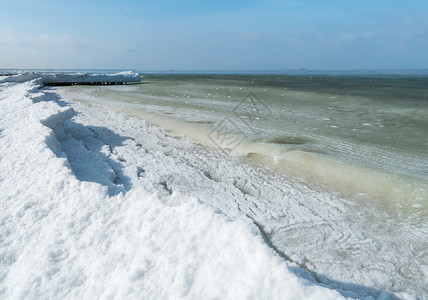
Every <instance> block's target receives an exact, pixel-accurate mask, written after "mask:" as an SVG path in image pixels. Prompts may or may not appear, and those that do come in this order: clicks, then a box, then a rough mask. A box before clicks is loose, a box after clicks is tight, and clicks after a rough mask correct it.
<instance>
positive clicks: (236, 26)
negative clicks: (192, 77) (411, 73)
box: [0, 0, 428, 71]
mask: <svg viewBox="0 0 428 300" xmlns="http://www.w3.org/2000/svg"><path fill="white" fill-rule="evenodd" d="M0 68H24V69H29V68H41V69H46V68H51V69H134V70H140V71H165V70H171V69H174V70H177V71H178V70H183V71H184V70H195V71H198V70H200V71H203V70H286V69H298V68H306V69H324V70H325V69H424V68H425V69H427V68H428V1H426V0H406V1H398V0H370V1H367V0H353V1H346V0H341V1H339V0H324V1H319V0H300V1H297V0H283V1H281V0H265V1H257V0H247V1H244V0H235V1H232V0H229V1H225V0H218V1H204V0H199V1H198V0H182V1H179V0H176V1H167V0H157V1H156V0H143V1H133V0H125V1H109V0H104V1H101V0H93V1H87V0H86V1H81V0H74V1H69V0H64V1H53V0H37V1H36V0H22V1H17V0H0Z"/></svg>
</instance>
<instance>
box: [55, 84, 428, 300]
mask: <svg viewBox="0 0 428 300" xmlns="http://www.w3.org/2000/svg"><path fill="white" fill-rule="evenodd" d="M426 86H428V78H427V77H423V76H410V75H406V76H395V77H391V76H390V77H379V76H374V77H370V76H282V75H257V76H254V75H245V76H244V75H198V76H196V75H168V76H166V75H163V76H156V75H148V76H144V77H143V83H142V84H138V85H129V86H115V87H110V86H109V87H106V86H102V87H71V88H63V89H62V91H63V92H65V93H66V94H67V95H68V96H71V99H72V100H74V101H83V102H85V103H91V104H94V105H99V106H101V107H104V108H107V109H110V110H114V111H117V112H122V113H126V114H129V115H132V116H135V117H138V118H140V119H143V120H147V121H149V122H150V123H152V124H155V125H159V126H162V127H163V128H165V129H166V130H167V131H170V132H171V133H172V134H173V135H175V136H177V137H179V136H184V137H187V138H190V139H191V140H193V141H194V142H196V143H200V144H202V145H205V146H208V147H211V148H214V149H216V150H215V151H219V153H223V154H225V155H228V156H229V157H232V158H234V159H237V160H238V161H240V162H241V163H242V164H254V165H261V166H267V167H268V168H272V170H274V171H275V172H280V173H282V174H284V175H285V176H286V177H288V178H293V179H296V180H299V181H300V182H301V183H302V184H304V185H307V186H309V187H311V189H313V191H317V190H319V195H316V194H308V195H306V196H305V195H303V196H304V198H305V199H302V201H309V202H310V201H311V200H310V199H312V197H313V198H314V199H318V198H319V199H318V200H319V201H318V200H317V201H318V205H322V202H324V201H327V202H328V203H330V204H331V203H335V201H336V200H334V199H336V197H337V196H340V197H342V198H344V199H347V201H348V200H349V201H351V203H352V202H353V203H355V206H354V204H352V205H351V204H349V203H348V204H346V210H344V211H343V214H344V215H343V220H341V222H343V223H340V225H338V226H339V227H340V228H342V229H343V231H342V232H337V231H336V230H337V228H336V229H334V230H333V229H332V228H331V227H330V226H331V225H329V224H327V223H328V222H326V221H325V222H324V221H323V222H321V223H320V224H318V226H313V225H314V224H311V225H309V223H308V226H306V227H305V226H296V225H288V226H283V227H281V226H279V229H278V230H273V231H272V232H270V235H269V237H270V238H271V241H272V242H273V243H274V244H275V245H276V246H277V247H278V248H280V249H281V250H282V251H284V253H285V254H287V255H288V254H290V253H291V254H290V255H291V256H293V254H292V253H295V255H297V256H299V255H298V254H296V253H299V251H300V250H301V251H302V252H300V254H301V253H305V254H306V257H307V259H308V260H309V261H308V263H307V266H308V268H309V269H311V268H312V269H314V270H317V271H320V272H326V273H328V272H329V270H328V268H329V267H328V266H327V265H328V264H330V265H337V267H341V268H342V267H343V268H345V269H346V272H348V273H350V274H351V273H352V272H356V270H355V269H353V267H355V265H353V264H352V263H350V262H348V260H350V259H351V260H355V261H356V262H360V263H361V264H367V265H371V266H372V267H371V270H369V271H367V270H364V271H362V270H359V271H361V274H359V273H358V274H357V275H355V276H354V275H353V276H354V277H356V278H358V277H364V276H365V275H363V274H364V273H366V272H368V273H370V272H372V273H373V272H374V273H373V274H375V275H373V274H372V275H370V276H375V277H376V276H379V277H382V276H384V277H385V278H384V281H385V282H386V283H385V286H384V287H387V288H389V289H390V290H394V286H395V287H398V286H400V288H401V287H403V286H406V285H407V284H410V285H411V282H414V284H415V286H417V287H416V288H415V289H414V291H415V292H416V294H418V295H421V294H420V293H424V292H423V291H424V288H423V286H424V285H425V283H426V282H425V281H426V280H424V278H423V277H424V275H423V274H426V271H427V270H426V266H427V263H428V253H427V252H426V250H423V249H426V245H427V239H426V232H427V218H428V194H427V191H428V189H427V186H428V184H427V182H428V151H427V147H428V139H427V136H426V128H428V118H427V116H428V98H427V94H428V92H427V91H428V90H427V88H426ZM230 171H231V172H232V170H230ZM265 180H270V183H271V184H272V185H273V186H277V187H281V185H283V184H284V185H288V184H289V183H288V182H284V181H282V180H283V179H282V178H279V177H277V178H275V177H274V178H272V177H269V178H268V177H266V178H265ZM255 189H259V190H260V191H259V195H260V197H259V198H260V199H259V200H260V202H263V201H266V202H267V201H268V200H269V199H268V198H266V197H268V195H266V194H263V193H264V192H263V187H261V186H260V187H257V186H255ZM326 193H327V194H328V193H330V194H331V195H332V196H331V199H330V198H329V196H326ZM275 197H276V198H278V199H277V200H278V201H280V199H281V195H279V194H278V195H275ZM264 198H266V199H264ZM276 198H275V199H276ZM326 199H329V200H326ZM275 201H276V200H275ZM340 205H343V203H341V204H340ZM340 205H339V204H334V205H333V206H334V207H340ZM268 206H269V205H268ZM315 210H320V211H321V210H323V208H322V207H320V206H318V207H315ZM339 210H340V209H339ZM345 211H346V213H345ZM271 213H272V214H275V213H276V212H273V211H272V212H271ZM338 216H339V215H337V216H336V217H338ZM285 217H286V216H284V218H285ZM324 217H328V216H324ZM274 219H275V222H281V221H280V220H281V216H277V217H275V218H274ZM338 222H339V221H338ZM347 222H348V223H347ZM385 224H387V225H385ZM293 226H294V227H295V228H294V227H293ZM384 226H387V227H385V228H382V227H384ZM346 227H349V228H354V229H355V228H359V229H361V230H362V232H363V234H362V236H358V238H357V237H355V236H353V235H352V233H351V232H350V231H348V230H347V229H346V230H345V228H346ZM329 228H330V229H329ZM317 230H318V231H319V232H318V233H317V232H315V231H317ZM332 230H333V231H332ZM267 232H269V230H268V231H267ZM330 234H331V235H332V237H333V236H334V238H333V241H332V242H331V245H328V240H329V238H328V236H329V235H330ZM340 235H342V239H340V238H339V239H337V238H338V236H340ZM397 236H399V237H400V241H399V242H397V241H395V239H396V238H397ZM424 236H425V238H424ZM310 237H312V238H313V239H314V241H313V243H314V245H315V247H317V249H309V248H310V245H311V243H312V242H311V241H310ZM317 237H318V238H319V240H318V238H317ZM321 237H324V240H322V238H321ZM352 239H357V240H358V239H361V240H359V241H357V240H355V241H354V242H353V243H352ZM370 239H375V240H376V242H369V241H370ZM364 240H365V241H366V244H365V243H364V242H362V241H364ZM349 242H351V244H352V245H353V246H352V247H354V248H353V249H351V250H352V251H351V250H349V251H350V252H346V251H345V250H344V249H341V250H340V251H342V252H343V251H345V252H346V253H345V252H343V253H342V254H341V255H343V257H342V261H340V259H339V258H340V253H339V254H338V253H336V254H337V255H339V256H337V255H331V257H330V258H332V257H334V259H333V260H332V261H330V262H328V258H329V255H330V254H331V253H330V254H329V252H328V251H336V250H334V247H335V246H334V244H335V243H343V245H347V244H349ZM293 243H295V245H294V248H297V249H300V250H295V249H294V250H293V247H292V246H293V245H292V244H293ZM397 243H398V244H399V245H398V244H397ZM297 244H300V246H301V247H300V246H296V245H297ZM351 244H349V245H348V246H347V247H351V246H350V245H351ZM323 245H324V246H323ZM343 245H342V246H343ZM290 247H291V248H290ZM305 247H306V248H305ZM308 247H309V248H308ZM337 247H339V246H337ZM337 247H336V248H337ZM339 248H341V247H339ZM345 248H346V247H345ZM376 249H377V250H376ZM380 249H382V251H380ZM287 251H288V253H287ZM293 251H294V252H293ZM320 251H324V252H325V253H324V254H320ZM370 251H380V252H381V253H382V255H383V257H379V256H373V257H372V256H370V255H369V254H368V252H370ZM309 252H311V253H312V256H311V255H310V254H309ZM316 253H318V255H320V259H319V260H318V259H317V254H316ZM400 256H401V258H400ZM416 256H417V257H418V259H417V261H418V262H417V263H416V261H415V263H416V265H414V264H413V263H409V262H408V260H409V258H410V257H416ZM406 257H407V258H406ZM296 261H299V258H297V259H296ZM302 263H304V264H305V262H304V260H303V261H302ZM348 263H349V264H348ZM356 264H357V265H358V263H356ZM350 265H353V267H351V266H350ZM311 266H312V267H311ZM391 268H392V269H391ZM369 269H370V268H369ZM393 269H394V270H395V269H397V270H398V271H397V275H394V276H392V275H390V274H389V275H388V274H383V275H382V272H391V270H393ZM376 274H377V275H376ZM367 276H368V275H367ZM370 276H368V278H372V277H370ZM396 276H397V277H396ZM400 276H402V277H400ZM351 277H352V276H351ZM389 277H391V278H389ZM400 278H401V279H400ZM402 278H406V280H407V281H408V282H410V283H403V281H400V280H402ZM372 279H373V278H372ZM356 281H358V280H356ZM381 281H382V280H381ZM362 282H367V278H366V279H365V280H362ZM388 285H389V286H388ZM400 288H397V290H400ZM404 290H406V291H407V292H410V291H411V290H412V288H411V287H409V286H407V288H405V289H404ZM425 292H426V290H425ZM410 294H411V292H410Z"/></svg>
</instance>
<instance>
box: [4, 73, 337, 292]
mask: <svg viewBox="0 0 428 300" xmlns="http://www.w3.org/2000/svg"><path fill="white" fill-rule="evenodd" d="M40 85H41V81H40V77H37V76H35V75H34V74H33V73H25V74H20V75H16V76H13V77H8V78H6V79H3V80H2V81H1V82H0V107H1V114H0V148H1V149H2V152H1V153H0V190H1V194H0V203H1V206H2V209H1V211H0V224H1V226H0V258H1V259H0V297H1V298H9V299H12V298H13V299H16V298H123V297H127V298H137V297H138V298H144V299H146V298H153V299H167V298H201V297H203V298H207V299H211V298H229V299H236V298H258V299H268V298H275V299H280V298H281V299H296V298H300V299H304V298H312V299H336V298H341V296H340V295H339V294H338V293H337V292H336V291H334V290H330V289H327V288H324V287H321V286H317V285H316V284H315V283H314V282H313V281H312V280H311V278H308V279H305V278H303V277H300V276H298V275H296V274H298V273H299V271H298V269H299V267H297V266H296V265H294V264H291V263H288V262H286V261H284V260H283V259H281V258H280V257H279V256H278V255H276V254H275V253H274V252H273V251H272V250H271V249H270V248H268V247H267V246H266V244H265V243H264V242H263V238H262V236H261V235H260V233H259V231H258V230H257V228H256V226H255V225H254V224H253V223H252V222H250V221H249V220H248V219H246V218H239V219H238V220H236V221H231V220H230V219H228V218H227V217H226V216H224V215H223V214H222V213H221V212H219V211H215V210H213V209H212V208H210V207H209V206H206V205H204V204H203V203H201V202H200V201H198V199H196V198H191V199H190V200H189V201H188V202H187V203H185V204H184V205H182V206H180V207H175V208H173V207H167V206H165V205H163V204H162V203H161V201H159V195H158V193H156V192H154V189H153V187H152V186H150V185H138V184H133V185H132V186H128V189H127V190H126V193H125V192H123V191H122V192H119V193H115V194H112V193H111V192H110V191H109V188H108V187H107V186H106V185H105V184H100V183H97V182H93V181H82V180H79V179H78V178H77V176H76V170H77V169H76V167H75V166H72V165H71V164H70V161H69V159H68V157H67V154H66V153H65V152H64V151H63V150H64V149H62V146H61V145H73V149H74V150H75V151H77V150H76V149H82V150H81V151H86V152H85V153H87V154H86V155H87V160H86V161H85V163H86V164H87V166H86V167H87V168H88V169H90V168H91V167H95V166H98V165H96V162H95V161H96V160H95V159H93V158H94V157H95V153H92V154H91V151H92V150H91V147H90V146H89V147H88V146H87V145H86V144H85V145H84V143H83V142H82V141H79V140H76V139H75V138H76V136H77V135H81V136H84V135H86V134H90V132H93V129H91V128H86V127H84V126H82V125H81V124H78V123H75V122H74V121H73V119H71V118H72V116H73V114H74V111H73V110H72V109H71V108H70V107H68V106H67V105H62V106H60V105H59V104H58V103H59V102H57V101H53V100H54V97H53V95H52V94H50V95H49V94H48V92H45V91H40V90H38V88H39V87H40ZM65 127H67V128H68V129H72V130H73V132H74V134H75V135H68V134H67V133H66V132H65V131H64V128H65ZM91 130H92V131H91ZM103 130H104V129H102V128H101V129H99V130H98V132H103ZM92 134H94V135H95V133H92ZM97 134H99V133H97ZM60 140H63V143H62V144H61V143H60V142H59V141H60ZM71 140H73V141H71ZM64 141H66V142H64ZM67 143H68V144H67ZM109 147H110V150H109V149H107V150H109V151H110V152H112V153H113V152H114V151H115V150H114V149H111V147H112V146H109ZM104 148H105V147H102V149H104ZM107 148H108V147H107ZM102 151H104V150H102ZM143 151H144V149H143ZM92 152H93V151H92ZM69 153H70V152H69ZM82 153H83V152H82ZM97 157H102V156H97ZM159 159H162V158H159ZM108 162H109V161H108V159H107V158H105V161H104V162H99V163H104V165H103V166H105V168H106V169H105V170H104V169H101V171H106V172H107V171H108V168H110V167H111V168H112V169H113V171H114V172H116V173H117V170H115V167H114V165H112V164H109V163H108ZM91 164H92V165H91ZM103 180H104V179H103ZM106 180H108V179H106ZM115 184H116V185H117V184H119V185H120V184H122V183H120V182H115ZM154 184H156V183H155V182H154V183H153V185H154ZM296 269H297V271H296ZM302 274H303V273H302Z"/></svg>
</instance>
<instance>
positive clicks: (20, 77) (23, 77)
mask: <svg viewBox="0 0 428 300" xmlns="http://www.w3.org/2000/svg"><path fill="white" fill-rule="evenodd" d="M40 77H41V76H40V75H39V74H37V73H35V72H21V73H18V74H16V75H13V76H7V77H5V78H3V79H0V83H3V82H16V83H22V82H26V81H30V80H33V79H37V78H40Z"/></svg>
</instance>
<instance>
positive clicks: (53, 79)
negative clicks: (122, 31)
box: [0, 71, 141, 84]
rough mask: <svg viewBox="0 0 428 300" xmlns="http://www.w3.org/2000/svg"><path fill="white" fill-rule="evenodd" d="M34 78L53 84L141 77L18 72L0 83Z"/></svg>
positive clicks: (120, 73) (133, 80)
mask: <svg viewBox="0 0 428 300" xmlns="http://www.w3.org/2000/svg"><path fill="white" fill-rule="evenodd" d="M36 78H41V80H42V81H43V84H55V83H72V82H78V83H91V82H106V83H110V82H140V81H141V77H140V75H139V74H138V73H136V72H133V71H124V72H119V73H115V74H95V73H53V74H41V73H40V74H39V73H37V72H18V73H17V74H15V75H13V76H7V77H5V78H0V83H1V82H17V83H22V82H25V81H30V80H33V79H36Z"/></svg>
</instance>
